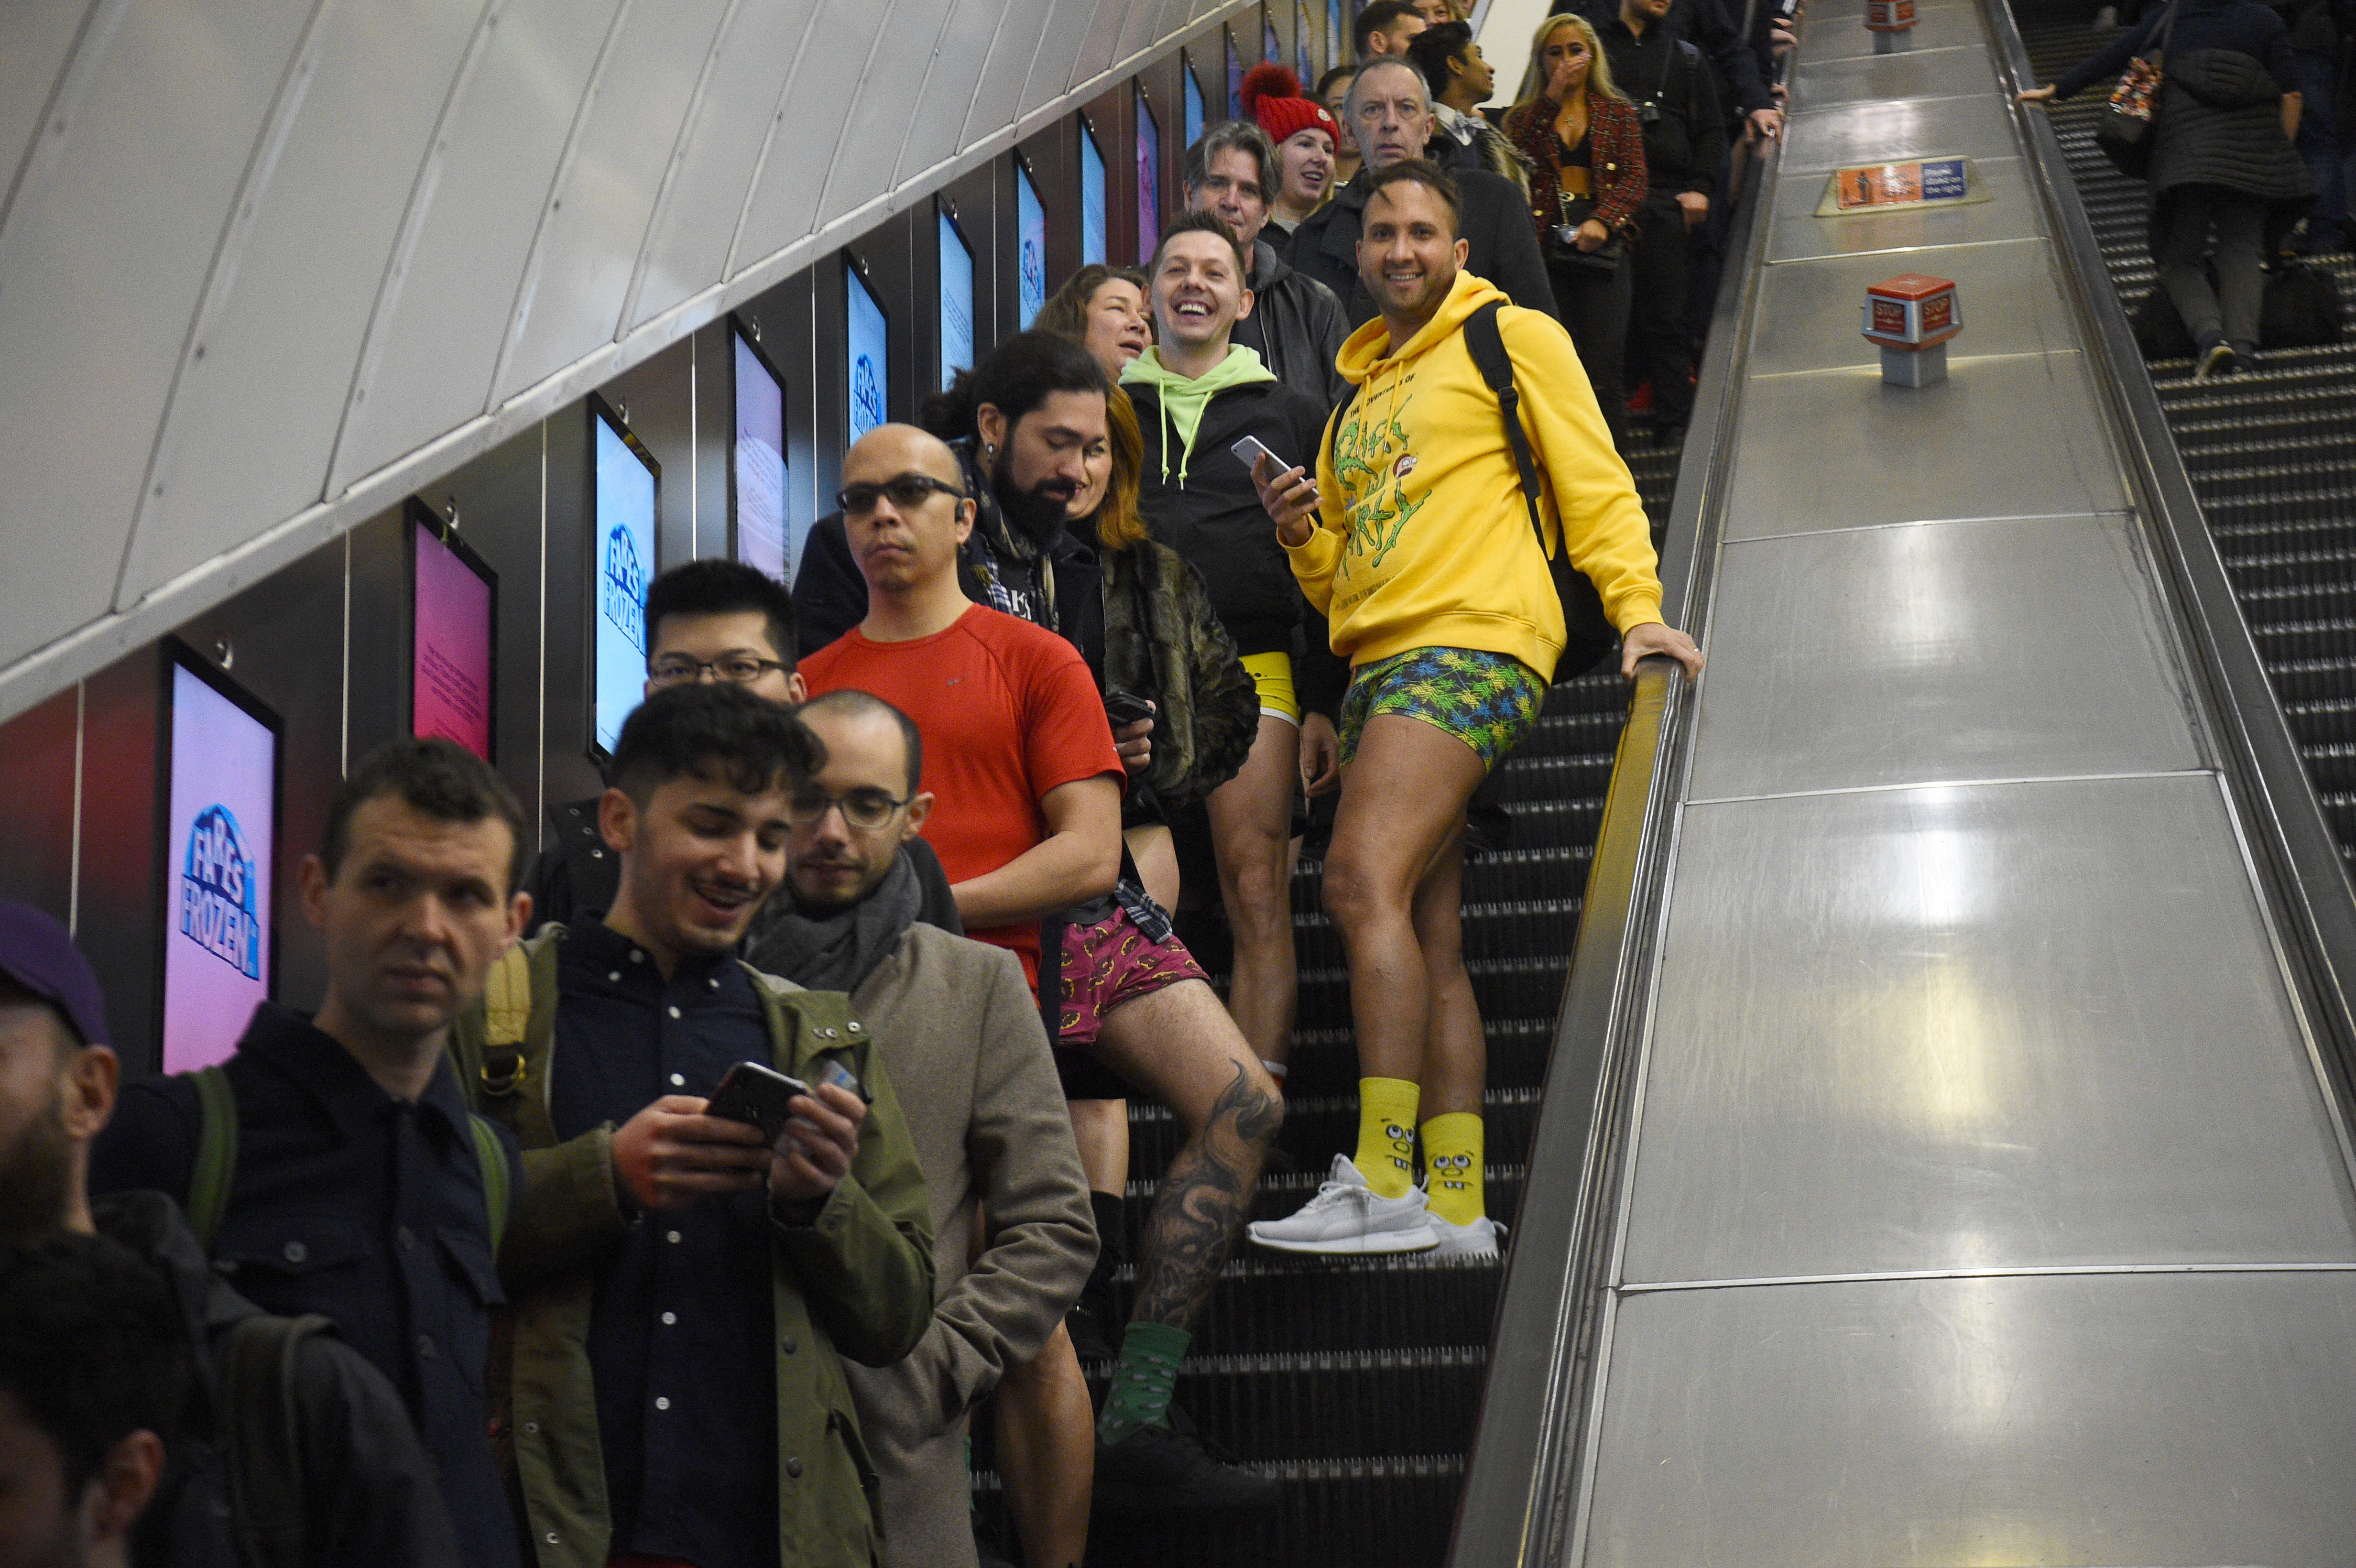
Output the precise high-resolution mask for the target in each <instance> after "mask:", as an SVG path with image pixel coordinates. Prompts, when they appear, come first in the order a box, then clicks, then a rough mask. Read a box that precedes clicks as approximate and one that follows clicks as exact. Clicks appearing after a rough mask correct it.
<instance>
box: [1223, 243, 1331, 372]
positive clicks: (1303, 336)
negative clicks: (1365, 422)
mask: <svg viewBox="0 0 2356 1568" xmlns="http://www.w3.org/2000/svg"><path fill="white" fill-rule="evenodd" d="M1251 289H1252V313H1251V315H1248V316H1246V317H1244V319H1243V320H1241V321H1239V322H1237V323H1236V330H1235V341H1236V342H1237V343H1240V344H1242V345H1243V346H1244V347H1246V348H1249V349H1252V350H1253V351H1255V352H1256V353H1258V355H1259V357H1260V363H1261V364H1263V365H1266V366H1267V367H1268V368H1269V374H1271V375H1273V376H1274V377H1275V378H1276V379H1278V380H1280V381H1281V382H1283V383H1284V384H1285V385H1286V386H1288V387H1290V388H1291V389H1293V390H1294V391H1297V392H1306V393H1308V394H1309V395H1310V396H1311V397H1312V398H1315V399H1316V400H1318V401H1319V402H1320V403H1322V404H1323V405H1324V406H1325V407H1326V408H1328V409H1333V408H1338V407H1340V406H1341V404H1342V403H1343V402H1344V400H1346V399H1347V398H1348V397H1349V395H1350V383H1349V382H1348V381H1347V380H1346V379H1344V378H1343V375H1342V372H1341V369H1340V368H1338V367H1337V366H1336V365H1335V364H1334V362H1333V361H1334V359H1335V357H1337V356H1339V355H1340V353H1341V352H1342V342H1343V340H1344V338H1346V337H1348V336H1350V329H1351V327H1352V325H1354V324H1353V323H1352V322H1350V321H1349V320H1348V319H1347V318H1346V317H1344V315H1343V314H1342V302H1341V301H1340V300H1338V299H1336V298H1334V297H1333V290H1332V289H1329V288H1327V287H1326V286H1325V285H1324V284H1323V283H1319V282H1318V281H1317V280H1316V279H1314V278H1312V277H1310V276H1308V275H1307V274H1306V273H1303V272H1296V271H1295V270H1294V269H1293V265H1292V263H1291V262H1290V261H1286V260H1285V259H1284V258H1283V257H1282V256H1281V255H1280V254H1278V252H1277V249H1276V247H1275V246H1273V245H1271V244H1269V242H1268V240H1265V239H1260V240H1253V241H1252V275H1251Z"/></svg>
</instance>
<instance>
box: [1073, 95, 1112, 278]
mask: <svg viewBox="0 0 2356 1568" xmlns="http://www.w3.org/2000/svg"><path fill="white" fill-rule="evenodd" d="M1107 260H1108V255H1107V248H1106V243H1105V165H1104V154H1102V153H1101V152H1098V150H1097V137H1096V133H1095V132H1093V131H1091V130H1089V129H1088V123H1087V121H1085V120H1083V121H1081V122H1080V265H1081V266H1083V267H1085V266H1088V265H1090V264H1092V263H1093V264H1096V265H1099V266H1100V265H1102V264H1103V263H1104V262H1105V261H1107Z"/></svg>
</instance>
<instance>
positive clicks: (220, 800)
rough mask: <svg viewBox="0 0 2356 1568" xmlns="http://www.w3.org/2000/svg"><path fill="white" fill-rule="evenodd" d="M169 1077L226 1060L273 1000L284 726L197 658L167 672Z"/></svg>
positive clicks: (178, 655)
mask: <svg viewBox="0 0 2356 1568" xmlns="http://www.w3.org/2000/svg"><path fill="white" fill-rule="evenodd" d="M170 673H171V710H170V714H169V717H168V723H169V725H170V729H171V741H170V746H169V750H168V751H167V752H166V755H167V757H168V758H169V759H170V763H169V765H170V768H171V782H170V784H169V785H168V786H167V787H166V791H165V798H166V811H167V812H168V813H169V816H167V817H166V831H165V836H164V846H165V855H166V862H165V869H164V886H165V897H166V900H167V901H168V903H167V907H166V919H165V922H164V1071H165V1072H187V1071H189V1070H190V1069H192V1068H198V1067H209V1066H211V1065H212V1064H213V1063H214V1062H217V1061H225V1060H227V1059H228V1057H229V1056H230V1053H231V1052H233V1051H236V1049H237V1041H238V1037H239V1036H240V1035H242V1034H243V1033H244V1032H245V1026H246V1022H247V1020H248V1019H251V1018H252V1016H253V1009H254V1008H256V1007H257V1006H259V1005H260V1004H261V1003H262V1002H265V1001H267V1000H269V998H270V982H271V976H272V965H273V960H274V959H275V957H276V954H275V953H274V952H273V944H272V931H271V902H270V900H271V890H272V868H273V864H274V856H275V852H276V849H277V837H278V721H277V720H276V718H275V717H274V716H273V715H272V714H270V712H269V711H268V710H267V709H263V708H262V707H261V706H260V705H259V704H257V703H254V702H253V701H252V700H251V699H248V698H246V697H245V696H244V695H243V694H242V693H239V692H236V691H235V688H232V687H230V685H229V683H228V682H227V681H226V680H225V679H223V678H222V677H220V676H217V675H215V674H214V673H213V672H212V671H211V669H210V667H208V666H205V665H204V664H202V663H201V661H199V660H198V658H197V657H196V656H195V655H193V654H190V653H187V651H186V650H183V649H178V648H174V649H173V650H172V655H171V663H170Z"/></svg>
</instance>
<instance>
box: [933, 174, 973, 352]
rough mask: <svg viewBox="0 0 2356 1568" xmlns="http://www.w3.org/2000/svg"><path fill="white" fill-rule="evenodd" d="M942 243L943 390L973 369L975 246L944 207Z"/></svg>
mask: <svg viewBox="0 0 2356 1568" xmlns="http://www.w3.org/2000/svg"><path fill="white" fill-rule="evenodd" d="M938 216H939V221H940V240H941V390H943V391H945V392H946V391H948V389H949V383H950V382H952V381H954V380H956V379H957V373H958V371H960V370H970V369H971V368H973V247H972V246H970V245H969V244H967V243H966V242H965V236H964V235H962V234H960V233H958V226H957V220H956V219H953V218H951V217H950V216H949V214H948V208H946V207H944V208H941V210H940V213H939V215H938Z"/></svg>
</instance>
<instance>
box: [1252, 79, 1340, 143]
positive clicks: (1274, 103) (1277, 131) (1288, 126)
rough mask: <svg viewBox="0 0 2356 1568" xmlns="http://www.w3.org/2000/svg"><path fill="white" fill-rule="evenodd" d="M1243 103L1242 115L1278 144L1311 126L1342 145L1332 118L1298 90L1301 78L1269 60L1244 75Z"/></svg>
mask: <svg viewBox="0 0 2356 1568" xmlns="http://www.w3.org/2000/svg"><path fill="white" fill-rule="evenodd" d="M1243 101H1244V112H1245V113H1247V114H1248V115H1250V116H1251V117H1252V119H1253V120H1254V121H1256V122H1258V125H1259V128H1260V129H1261V130H1263V131H1265V132H1267V133H1269V139H1270V140H1271V141H1274V142H1277V143H1279V144H1282V143H1283V141H1284V140H1285V138H1286V137H1288V136H1291V135H1294V134H1296V133H1299V132H1301V131H1305V130H1307V129H1309V128H1310V127H1311V126H1312V125H1313V126H1315V127H1316V128H1317V129H1318V130H1320V131H1323V132H1324V133H1325V134H1326V135H1328V136H1330V137H1332V138H1333V142H1334V144H1335V145H1337V146H1338V145H1339V144H1341V141H1342V129H1341V127H1340V126H1338V125H1336V124H1334V123H1333V115H1331V114H1329V113H1327V112H1325V106H1324V105H1323V104H1322V103H1320V102H1318V101H1316V100H1315V99H1313V98H1311V97H1309V96H1307V95H1306V94H1304V93H1303V92H1302V91H1301V79H1300V78H1299V77H1297V76H1295V75H1293V74H1292V72H1291V70H1290V69H1288V68H1287V67H1284V66H1280V65H1278V64H1276V63H1274V62H1273V61H1271V62H1269V64H1266V65H1256V66H1254V67H1252V68H1251V69H1249V70H1248V71H1246V72H1244V86H1243Z"/></svg>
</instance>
